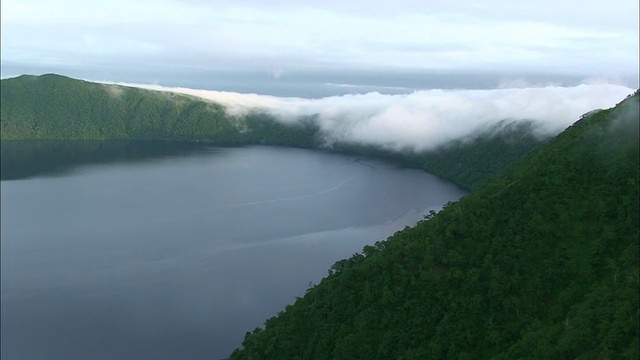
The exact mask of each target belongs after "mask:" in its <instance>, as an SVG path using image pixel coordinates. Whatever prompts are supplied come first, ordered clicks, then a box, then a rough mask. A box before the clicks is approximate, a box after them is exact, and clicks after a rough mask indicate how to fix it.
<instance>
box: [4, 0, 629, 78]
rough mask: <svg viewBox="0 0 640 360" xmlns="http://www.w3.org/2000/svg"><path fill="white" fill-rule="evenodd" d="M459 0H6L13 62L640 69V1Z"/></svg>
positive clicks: (8, 57)
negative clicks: (510, 2)
mask: <svg viewBox="0 0 640 360" xmlns="http://www.w3.org/2000/svg"><path fill="white" fill-rule="evenodd" d="M450 3H452V2H450V1H429V2H424V1H417V0H402V1H400V2H399V3H398V2H393V3H389V2H382V1H372V2H371V3H370V4H369V6H366V7H363V6H361V4H358V3H354V4H351V3H349V2H344V1H334V0H331V1H323V2H317V1H303V2H297V1H295V2H294V1H291V0H272V1H256V0H243V1H238V2H229V1H203V0H182V1H178V0H161V1H153V2H152V1H149V0H144V1H136V2H131V1H124V0H114V1H110V2H101V3H97V2H86V1H79V0H62V1H57V2H47V1H44V0H6V1H3V2H2V5H3V7H2V10H3V11H2V50H3V51H2V53H3V63H7V62H18V63H21V64H31V65H33V64H40V65H52V64H54V65H55V64H57V63H60V62H64V63H68V64H69V65H70V66H75V67H91V66H97V67H109V68H111V69H122V68H144V67H145V66H147V67H148V66H152V67H154V68H161V69H162V70H163V71H166V72H169V71H172V69H177V68H182V69H184V68H205V69H211V68H221V69H227V68H230V69H238V68H243V69H259V70H269V69H274V68H275V69H278V68H282V69H283V70H285V71H286V72H289V71H292V70H297V69H307V70H308V69H316V68H328V69H363V68H368V69H387V70H388V69H398V68H401V69H408V70H411V69H413V70H415V69H429V70H434V69H445V70H446V69H449V70H450V69H466V70H496V69H497V70H500V71H504V70H514V71H531V70H534V71H538V72H550V71H553V72H561V73H562V72H564V73H579V75H585V76H586V75H596V74H599V73H609V72H617V73H621V74H624V75H626V74H633V75H635V74H637V64H638V55H637V54H638V41H637V36H638V33H637V3H636V4H634V2H633V1H628V0H622V1H617V2H611V1H610V2H602V1H577V0H571V1H570V2H569V3H567V2H566V1H565V2H563V3H562V4H558V2H557V1H554V2H551V0H543V1H542V3H541V2H536V3H535V4H534V5H531V4H518V5H514V6H510V7H504V6H503V4H502V3H501V2H499V1H497V0H492V1H487V2H483V6H479V5H478V4H477V3H476V2H460V3H458V2H455V4H450ZM545 4H550V5H551V6H546V5H545ZM567 4H570V5H572V6H568V5H567ZM574 5H575V6H574ZM50 59H56V61H55V62H54V61H52V60H50Z"/></svg>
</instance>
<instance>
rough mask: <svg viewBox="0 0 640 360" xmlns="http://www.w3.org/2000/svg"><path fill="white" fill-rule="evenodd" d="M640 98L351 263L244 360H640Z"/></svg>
mask: <svg viewBox="0 0 640 360" xmlns="http://www.w3.org/2000/svg"><path fill="white" fill-rule="evenodd" d="M639 99H640V96H639V94H638V92H636V93H635V94H634V95H633V96H631V97H629V98H627V99H626V100H624V101H623V102H621V103H620V104H619V105H618V106H616V107H615V108H613V109H609V110H603V111H599V112H595V113H592V114H590V115H588V116H585V117H583V118H582V119H581V120H579V121H578V122H577V123H575V124H574V125H573V126H571V127H570V128H568V129H567V130H566V131H564V132H563V133H562V134H561V135H559V136H558V137H556V138H554V139H553V140H552V141H550V142H549V144H547V145H546V146H545V147H544V148H543V149H542V150H541V151H539V152H538V153H537V154H536V155H535V156H534V157H533V158H532V159H531V160H530V161H528V162H527V163H525V164H522V165H521V166H519V167H517V168H516V169H514V171H512V172H510V173H509V175H507V176H504V177H501V178H499V179H498V180H496V181H493V182H492V183H491V184H489V185H488V186H486V187H483V188H482V189H480V190H479V191H476V192H475V193H474V194H472V195H470V196H467V197H465V198H463V199H462V200H460V201H459V202H457V203H453V204H450V205H448V206H447V207H445V209H443V210H442V211H441V212H440V213H438V214H434V213H432V214H430V215H429V216H428V217H426V218H425V220H424V221H422V222H421V223H419V224H418V225H417V226H415V227H413V228H405V229H404V230H402V231H399V232H397V233H396V234H394V235H393V236H392V237H390V238H389V239H388V240H387V241H385V242H380V243H377V244H376V245H375V246H368V247H365V249H364V251H363V253H362V254H354V256H353V257H351V258H350V259H346V260H342V261H339V262H337V263H336V264H335V265H333V267H332V268H331V269H330V271H329V275H328V276H327V277H326V278H325V279H323V280H322V282H320V283H319V284H318V285H316V286H314V287H312V288H310V289H308V291H307V293H306V295H305V296H304V297H302V298H299V299H297V301H296V302H295V303H294V304H293V305H290V306H288V307H287V308H286V309H285V310H284V311H283V312H281V313H280V314H279V315H278V316H276V317H273V318H271V319H269V320H267V321H266V323H265V329H264V330H262V329H256V330H254V331H253V332H252V333H247V336H246V338H245V341H244V342H243V346H244V348H243V349H238V350H236V351H235V352H234V353H233V354H232V355H231V359H254V360H255V359H477V358H494V359H517V358H536V359H637V358H638V355H639V354H638V347H639V345H640V344H639V333H638V326H639V323H638V317H639V315H640V313H639V298H638V287H639V274H638V267H639V248H638V241H639V235H638V229H639V223H638V216H639V213H638V207H639V203H638V196H639V193H638V177H639V171H638V166H639V155H638V150H639V149H638V116H639V115H638V108H639Z"/></svg>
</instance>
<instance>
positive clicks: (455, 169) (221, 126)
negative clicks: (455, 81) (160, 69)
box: [0, 74, 543, 189]
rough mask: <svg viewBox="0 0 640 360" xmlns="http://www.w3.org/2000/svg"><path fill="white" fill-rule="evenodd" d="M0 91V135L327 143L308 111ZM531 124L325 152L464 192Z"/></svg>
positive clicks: (39, 89)
mask: <svg viewBox="0 0 640 360" xmlns="http://www.w3.org/2000/svg"><path fill="white" fill-rule="evenodd" d="M0 95H1V103H2V107H1V111H0V138H1V139H2V140H56V139H57V140H89V139H93V140H178V141H206V142H211V143H213V144H217V145H243V144H265V145H284V146H296V147H306V148H327V147H326V145H325V142H324V141H323V136H322V134H321V132H320V127H319V126H318V124H317V122H316V120H315V117H313V116H311V117H308V118H305V119H299V121H296V122H290V123H288V124H285V123H283V122H280V121H277V119H276V118H274V117H273V116H272V115H269V114H266V113H261V112H253V113H249V114H248V115H244V116H230V115H227V113H226V112H225V108H224V107H223V106H221V105H219V104H216V103H213V102H211V101H207V100H204V99H201V98H197V97H192V96H188V95H183V94H176V93H170V92H160V91H153V90H147V89H141V88H134V87H126V86H119V85H111V84H98V83H92V82H88V81H82V80H76V79H71V78H68V77H64V76H60V75H55V74H47V75H42V76H30V75H23V76H20V77H16V78H10V79H3V80H2V81H1V90H0ZM531 127H532V125H531V123H526V122H504V123H503V124H499V125H497V127H495V128H492V129H488V130H487V131H486V132H485V133H482V134H476V137H475V138H473V139H466V140H464V141H463V140H458V141H453V142H451V143H449V144H447V145H445V146H443V147H441V148H439V149H436V150H435V151H431V152H423V153H414V152H393V151H389V150H385V149H380V148H375V147H371V146H360V145H354V144H347V143H335V144H333V145H332V148H330V150H333V151H343V152H349V153H352V154H361V155H370V156H376V157H383V158H388V159H391V160H393V161H396V162H400V163H402V164H404V165H407V166H412V167H418V168H422V169H425V170H427V171H429V172H432V173H434V174H436V175H439V176H441V177H443V178H446V179H448V180H450V181H453V182H455V183H457V184H458V185H460V186H463V187H465V188H469V189H470V188H474V187H477V186H479V185H481V184H483V183H486V181H487V180H488V179H490V178H492V177H494V176H496V175H497V174H500V173H502V172H503V171H504V170H505V169H506V168H508V167H509V166H512V164H514V163H516V162H517V161H518V160H519V159H521V158H523V157H524V156H526V155H527V154H531V153H532V152H533V151H535V150H536V149H537V148H538V147H539V146H540V145H541V144H542V143H543V141H542V140H541V139H538V138H536V137H535V136H533V134H532V131H531Z"/></svg>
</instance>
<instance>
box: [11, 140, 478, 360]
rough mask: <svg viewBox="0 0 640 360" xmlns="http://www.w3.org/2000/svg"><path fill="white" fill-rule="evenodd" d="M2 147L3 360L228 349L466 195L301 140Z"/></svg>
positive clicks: (198, 355) (208, 354)
mask: <svg viewBox="0 0 640 360" xmlns="http://www.w3.org/2000/svg"><path fill="white" fill-rule="evenodd" d="M11 145H12V144H11V143H3V163H4V162H5V161H6V160H7V158H6V156H9V155H11V154H14V156H18V159H17V160H15V159H14V160H13V162H12V164H14V167H12V168H13V169H19V170H20V171H21V172H20V173H18V174H15V173H14V174H11V175H12V176H7V177H5V169H3V179H2V182H1V183H0V186H1V187H2V192H1V194H2V213H1V214H2V219H1V220H2V225H3V226H2V228H1V231H2V234H1V236H2V243H1V244H2V292H1V296H2V358H3V359H5V358H7V359H21V358H35V359H70V358H90V359H111V358H117V359H140V358H149V359H178V358H188V359H205V358H206V359H217V358H222V357H226V356H228V355H229V353H230V352H231V351H232V350H233V349H234V348H236V347H238V346H239V345H240V343H241V341H242V339H243V337H244V334H245V332H246V331H251V330H253V329H254V328H255V327H257V326H262V324H263V321H264V320H265V319H267V318H268V317H270V316H273V315H275V314H276V313H277V312H278V311H281V310H282V309H283V308H284V307H285V306H286V305H287V304H289V303H291V302H293V301H294V300H295V297H296V296H302V295H303V294H304V291H305V290H306V288H307V287H308V286H309V284H310V283H317V282H319V281H320V279H321V278H322V277H324V276H325V275H326V274H327V269H328V268H329V267H330V266H331V265H332V264H333V263H334V262H335V261H337V260H340V259H342V258H345V257H349V256H351V255H352V254H353V253H355V252H359V251H361V250H362V247H363V246H364V245H367V244H373V243H374V242H376V241H379V240H383V239H385V238H386V237H387V236H389V235H391V234H393V233H394V232H395V231H397V230H399V229H402V228H403V227H404V226H406V225H412V224H414V223H415V222H416V221H418V220H420V219H422V216H423V214H425V213H426V212H428V211H429V210H430V209H438V208H440V207H441V206H442V204H444V203H446V202H448V201H451V200H456V199H458V198H459V197H461V196H463V195H464V194H465V192H464V191H462V190H460V189H458V188H457V187H456V186H453V185H451V184H448V183H446V182H444V181H442V180H440V179H438V178H436V177H434V176H431V175H429V174H426V173H424V172H422V171H418V170H412V169H402V168H397V167H395V166H393V165H390V164H387V163H383V162H379V161H375V160H371V159H366V158H359V157H349V156H340V155H335V154H327V153H322V152H313V151H307V150H299V149H286V148H270V147H246V148H224V149H223V148H213V147H209V146H203V145H187V144H170V143H165V144H162V143H160V144H158V143H155V144H138V145H135V144H130V143H122V142H120V143H111V144H109V145H107V143H98V144H96V143H94V142H78V143H75V144H74V143H64V145H61V143H59V142H43V143H40V142H34V143H31V145H33V146H38V147H39V148H38V149H35V150H34V149H32V150H28V149H27V148H25V146H28V145H29V143H27V144H25V143H17V145H18V146H19V147H18V148H17V149H18V150H19V151H15V150H16V149H12V148H11ZM14 145H15V144H14ZM53 149H55V151H54V150H53ZM5 152H6V154H9V155H6V154H5ZM46 153H48V154H50V155H49V157H48V158H43V157H42V156H41V155H42V154H46ZM20 154H22V155H23V156H24V157H23V158H22V160H23V161H26V162H28V163H29V166H23V167H20V166H17V165H16V164H18V163H19V161H20V157H19V155H20ZM25 154H26V155H25ZM28 154H33V156H31V155H28ZM38 154H40V155H38ZM74 154H75V155H74ZM80 154H84V155H82V156H81V155H80ZM56 155H57V158H56ZM37 159H42V162H43V164H41V165H42V168H41V169H38V161H37ZM64 159H68V161H67V163H65V162H64ZM45 163H46V164H45ZM52 163H53V164H55V166H53V167H52V166H51V165H50V164H52ZM8 169H9V170H11V168H8Z"/></svg>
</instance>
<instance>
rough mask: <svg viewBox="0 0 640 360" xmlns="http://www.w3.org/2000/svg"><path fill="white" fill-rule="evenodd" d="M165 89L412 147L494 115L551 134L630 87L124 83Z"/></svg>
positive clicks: (469, 131) (335, 133)
mask: <svg viewBox="0 0 640 360" xmlns="http://www.w3.org/2000/svg"><path fill="white" fill-rule="evenodd" d="M120 85H126V86H135V87H141V88H146V89H151V90H159V91H170V92H176V93H182V94H187V95H192V96H196V97H200V98H203V99H207V100H211V101H214V102H216V103H219V104H221V105H223V106H225V107H226V108H227V112H228V113H229V114H230V115H243V114H245V113H248V112H250V111H264V112H266V113H268V114H271V115H273V116H275V117H276V118H277V119H278V120H280V121H283V122H287V123H294V122H296V121H298V120H299V119H300V118H301V117H304V116H315V121H317V122H318V124H319V126H320V128H321V130H322V132H323V133H324V135H325V138H326V139H327V141H328V142H329V143H331V142H333V141H341V142H349V143H359V144H366V145H378V146H382V147H385V148H389V149H395V150H400V149H410V150H415V151H422V150H429V149H433V148H436V147H438V146H440V145H442V144H444V143H446V142H447V141H450V140H453V139H457V138H463V137H472V136H473V135H474V134H478V133H481V132H482V130H483V129H487V128H489V127H490V126H492V125H494V124H496V123H498V122H500V121H502V120H505V119H507V120H522V119H526V120H532V121H535V122H536V123H538V125H539V126H538V127H537V131H538V132H539V135H541V136H546V135H548V136H550V135H555V134H557V133H559V132H560V131H562V130H563V129H565V128H566V127H567V126H569V125H571V124H572V123H573V122H575V121H576V120H578V119H579V118H580V116H581V115H582V114H584V113H586V112H589V111H592V110H594V109H605V108H609V107H612V106H614V105H616V104H617V103H618V102H620V101H621V100H622V99H624V98H625V97H626V96H627V95H629V94H631V93H633V91H634V89H631V88H628V87H625V86H621V85H612V84H605V83H600V84H595V83H591V84H582V85H578V86H574V87H559V86H545V87H529V88H522V87H518V88H499V89H492V90H425V91H416V92H413V93H410V94H402V95H383V94H380V93H377V92H372V93H368V94H352V95H342V96H330V97H325V98H320V99H303V98H293V97H291V98H286V97H275V96H267V95H257V94H240V93H233V92H221V91H211V90H197V89H188V88H179V87H162V86H159V85H140V84H124V83H120Z"/></svg>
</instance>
